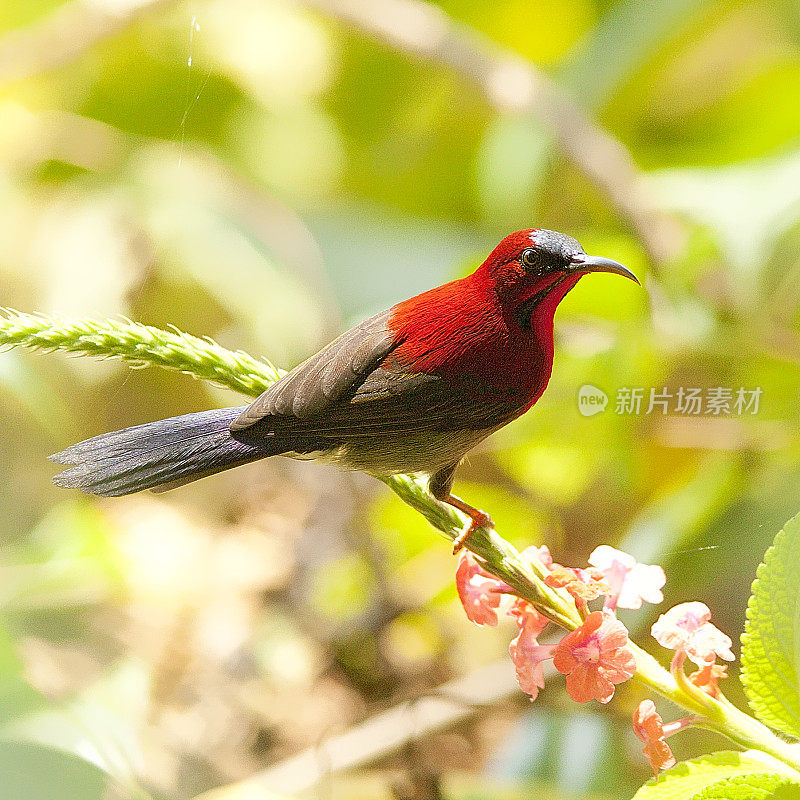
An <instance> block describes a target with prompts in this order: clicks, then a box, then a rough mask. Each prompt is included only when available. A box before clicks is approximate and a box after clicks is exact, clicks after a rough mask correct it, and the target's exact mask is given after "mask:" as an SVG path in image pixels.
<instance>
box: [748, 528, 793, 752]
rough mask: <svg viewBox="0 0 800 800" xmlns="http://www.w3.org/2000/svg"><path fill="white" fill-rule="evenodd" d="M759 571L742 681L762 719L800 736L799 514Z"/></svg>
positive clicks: (749, 621) (753, 707)
mask: <svg viewBox="0 0 800 800" xmlns="http://www.w3.org/2000/svg"><path fill="white" fill-rule="evenodd" d="M756 576H757V577H756V580H755V581H754V582H753V596H752V597H751V598H750V602H749V603H748V605H747V623H746V625H745V631H744V634H743V635H742V683H743V684H744V687H745V690H746V692H747V699H748V700H749V702H750V706H751V708H752V709H753V711H755V713H756V716H757V717H758V718H759V719H760V720H761V721H762V722H764V723H766V724H767V725H771V726H772V727H773V728H777V729H778V730H779V731H782V732H783V733H787V734H789V735H790V736H800V695H798V685H797V654H798V646H800V617H798V614H800V607H799V606H798V600H800V516H797V517H794V518H793V519H791V520H789V522H787V523H786V526H785V527H784V529H783V530H782V531H781V532H780V533H779V534H778V535H777V536H776V537H775V542H774V544H773V545H772V547H770V548H769V550H767V552H766V555H765V556H764V563H763V564H761V565H760V566H759V568H758V571H757V573H756Z"/></svg>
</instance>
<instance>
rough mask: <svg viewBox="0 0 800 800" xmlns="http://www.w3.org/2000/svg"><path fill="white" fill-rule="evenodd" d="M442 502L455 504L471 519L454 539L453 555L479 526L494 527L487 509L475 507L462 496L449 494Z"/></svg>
mask: <svg viewBox="0 0 800 800" xmlns="http://www.w3.org/2000/svg"><path fill="white" fill-rule="evenodd" d="M442 502H443V503H447V504H448V505H450V506H453V508H457V509H458V510H459V511H463V512H464V513H465V514H466V515H467V516H468V517H469V518H470V520H471V522H470V523H469V525H468V526H467V527H466V528H464V530H463V531H461V533H459V534H458V536H456V538H455V539H453V555H455V554H456V553H457V552H458V551H459V550H460V549H461V548H462V547H463V546H464V544H465V543H466V541H467V539H469V537H470V536H472V534H473V533H474V532H475V531H476V530H478V528H494V522H492V518H491V517H490V516H489V515H488V514H487V513H486V512H485V511H481V510H480V509H479V508H474V507H473V506H471V505H469V504H467V503H465V502H464V501H463V500H462V499H461V498H460V497H456V496H455V495H454V494H448V495H447V497H443V498H442Z"/></svg>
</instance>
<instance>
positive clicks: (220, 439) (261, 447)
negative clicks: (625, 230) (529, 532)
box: [50, 228, 639, 552]
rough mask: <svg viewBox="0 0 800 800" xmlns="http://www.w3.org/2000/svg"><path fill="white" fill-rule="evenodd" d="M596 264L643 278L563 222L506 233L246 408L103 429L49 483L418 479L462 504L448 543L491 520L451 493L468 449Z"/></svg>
mask: <svg viewBox="0 0 800 800" xmlns="http://www.w3.org/2000/svg"><path fill="white" fill-rule="evenodd" d="M593 272H607V273H614V274H617V275H621V276H623V277H625V278H629V279H631V280H633V281H636V282H637V283H638V282H639V281H638V280H637V278H636V276H635V275H634V274H633V273H632V272H631V271H630V270H629V269H627V268H626V267H624V266H623V265H622V264H620V263H618V262H617V261H613V260H611V259H609V258H603V257H599V256H590V255H587V254H586V252H585V251H584V250H583V248H582V247H581V246H580V244H578V242H577V240H575V239H573V238H572V237H570V236H567V235H566V234H563V233H558V232H556V231H551V230H546V229H543V228H530V229H525V230H521V231H517V232H516V233H512V234H510V235H508V236H506V237H505V238H504V239H503V240H502V241H501V242H500V243H499V244H498V245H497V247H495V248H494V250H492V252H491V253H490V254H489V256H488V257H487V258H486V260H485V261H484V262H483V263H482V264H481V265H480V266H479V267H478V268H477V269H476V270H475V271H474V272H472V273H471V274H469V275H467V276H465V277H462V278H459V279H457V280H453V281H450V282H449V283H445V284H443V285H442V286H438V287H436V288H433V289H430V290H428V291H425V292H423V293H422V294H419V295H416V296H415V297H411V298H410V299H408V300H404V301H402V302H399V303H397V304H396V305H394V306H392V307H391V308H389V309H387V310H385V311H381V312H380V313H378V314H375V315H374V316H372V317H370V318H369V319H367V320H365V321H364V322H361V323H360V324H358V325H356V326H355V327H353V328H351V329H350V330H348V331H346V332H345V333H343V334H342V335H340V336H339V337H338V338H337V339H335V340H334V341H333V342H331V343H330V344H328V345H327V346H326V347H324V348H323V349H322V350H320V351H319V352H318V353H316V354H315V355H313V356H311V357H310V358H308V359H307V360H306V361H304V362H303V363H301V364H299V365H298V366H296V367H295V368H294V369H292V370H291V371H290V372H288V373H286V374H285V375H284V376H283V377H282V378H280V380H278V381H277V382H276V383H274V384H272V385H271V386H269V387H268V388H267V389H266V390H265V391H264V392H263V393H262V394H261V395H260V396H259V397H258V398H256V399H255V400H254V401H253V402H251V403H250V404H249V405H244V406H236V407H232V408H217V409H211V410H207V411H200V412H197V413H193V414H185V415H182V416H178V417H171V418H169V419H163V420H158V421H156V422H149V423H145V424H142V425H136V426H134V427H129V428H125V429H123V430H119V431H113V432H111V433H104V434H101V435H99V436H95V437H93V438H91V439H87V440H85V441H83V442H79V443H77V444H74V445H72V446H71V447H67V448H66V449H65V450H62V451H61V452H59V453H56V454H54V455H52V456H50V459H51V460H52V461H54V462H56V463H57V464H61V465H63V466H65V467H68V468H67V469H65V470H64V471H62V472H60V473H59V474H57V475H56V476H55V477H54V478H53V482H54V483H55V484H57V485H58V486H61V487H65V488H72V489H80V490H83V491H84V492H88V493H91V494H95V495H101V496H109V497H114V496H120V495H127V494H132V493H134V492H138V491H142V490H144V489H152V490H154V491H165V490H167V489H171V488H174V487H176V486H180V485H183V484H185V483H189V482H191V481H194V480H197V479H198V478H202V477H205V476H207V475H212V474H214V473H217V472H221V471H222V470H227V469H230V468H232V467H236V466H239V465H241V464H245V463H248V462H252V461H256V460H258V459H262V458H267V457H270V456H278V455H281V456H289V457H291V458H297V459H317V460H321V461H326V462H332V463H335V464H338V465H339V466H342V467H344V468H346V469H351V470H361V471H363V472H366V473H369V474H372V475H376V476H384V477H385V476H388V475H393V474H401V473H415V474H418V475H421V476H424V477H426V478H427V487H428V492H429V493H430V495H431V496H432V497H433V498H435V499H436V500H438V501H440V502H442V503H445V504H448V505H450V506H452V507H454V508H456V509H458V510H459V511H460V512H462V513H463V514H465V515H466V517H467V519H468V522H467V523H466V526H465V528H464V529H463V531H462V532H461V533H460V534H459V535H458V536H457V537H456V538H455V541H454V548H453V549H454V552H457V551H458V550H459V549H460V548H461V547H462V546H463V545H464V544H465V543H466V542H467V540H468V539H469V537H470V536H471V535H472V533H473V532H474V531H475V530H477V529H478V528H481V527H484V528H485V527H493V523H492V520H491V517H490V516H489V515H488V514H487V513H486V512H484V511H482V510H480V509H477V508H475V507H473V506H471V505H469V504H468V503H466V502H465V501H464V500H462V499H461V498H460V497H458V496H456V495H454V494H453V493H452V488H453V481H454V476H455V472H456V468H457V467H458V465H459V464H460V463H461V461H462V459H463V458H464V456H465V455H466V453H467V452H468V451H469V450H471V449H472V448H473V447H475V446H476V445H477V444H478V443H479V442H481V441H483V440H484V439H486V438H487V437H488V436H490V435H491V434H492V433H494V432H495V431H497V430H498V429H499V428H502V427H503V426H504V425H507V424H508V423H510V422H511V421H512V420H514V419H516V418H517V417H519V416H521V415H522V414H524V413H525V412H526V411H528V410H529V409H530V408H531V407H532V406H533V405H534V404H535V403H536V402H537V400H539V398H540V397H541V396H542V393H543V392H544V390H545V388H546V387H547V384H548V381H549V380H550V375H551V372H552V367H553V355H554V341H553V321H554V315H555V311H556V307H557V306H558V304H559V303H560V302H561V300H563V299H564V297H565V296H566V294H567V292H569V291H570V290H571V289H572V288H573V287H574V286H575V285H576V284H577V283H578V281H579V280H580V279H581V278H582V277H583V276H585V275H587V274H589V273H593Z"/></svg>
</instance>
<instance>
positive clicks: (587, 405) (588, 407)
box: [578, 383, 608, 417]
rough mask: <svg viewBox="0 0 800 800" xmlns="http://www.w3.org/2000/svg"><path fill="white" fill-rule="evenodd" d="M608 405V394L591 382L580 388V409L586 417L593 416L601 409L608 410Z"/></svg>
mask: <svg viewBox="0 0 800 800" xmlns="http://www.w3.org/2000/svg"><path fill="white" fill-rule="evenodd" d="M607 405H608V395H607V394H606V393H605V392H604V391H603V390H602V389H598V388H597V387H596V386H592V384H591V383H585V384H584V385H583V386H581V388H580V389H579V390H578V411H580V412H581V414H583V416H584V417H593V416H594V415H595V414H599V413H600V412H601V411H605V410H606V406H607Z"/></svg>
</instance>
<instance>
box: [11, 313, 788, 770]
mask: <svg viewBox="0 0 800 800" xmlns="http://www.w3.org/2000/svg"><path fill="white" fill-rule="evenodd" d="M3 345H5V346H7V347H17V346H21V347H27V348H29V349H34V350H44V351H46V352H53V351H63V352H68V353H76V354H79V355H90V356H95V357H98V358H119V359H122V360H123V361H126V362H128V363H129V364H131V365H132V366H148V365H153V366H159V367H164V368H167V369H173V370H178V371H180V372H183V373H185V374H188V375H191V376H193V377H195V378H199V379H203V380H209V381H213V382H214V383H216V384H218V385H221V386H225V387H227V388H230V389H233V390H234V391H237V392H241V393H243V394H245V395H248V396H251V397H255V396H257V395H259V394H260V393H261V392H263V391H264V390H265V389H266V388H267V387H269V386H270V385H271V384H272V383H274V382H275V381H277V380H278V379H279V378H280V377H281V376H282V375H283V374H285V373H284V372H283V371H282V370H280V369H277V368H276V367H274V366H272V364H269V363H268V362H266V361H259V360H257V359H255V358H253V357H252V356H249V355H247V354H246V353H242V352H239V351H236V352H234V351H231V350H227V349H225V348H224V347H220V346H219V345H218V344H216V343H215V342H213V341H212V340H211V339H200V338H197V337H195V336H190V335H189V334H185V333H181V332H180V331H177V330H175V331H165V330H161V329H160V328H154V327H151V326H148V325H140V324H138V323H135V322H130V321H127V320H110V319H98V320H87V319H67V318H57V317H56V318H52V317H46V316H44V315H40V314H22V313H19V312H16V311H11V310H6V311H4V312H3V313H2V314H1V315H0V346H3ZM380 480H382V481H383V482H384V483H385V484H386V485H387V486H388V487H389V488H390V489H391V490H392V491H393V492H395V494H397V496H398V497H399V498H400V499H401V500H402V501H403V502H404V503H407V504H408V505H410V506H411V507H412V508H414V509H416V510H417V511H419V512H420V513H421V514H422V515H423V516H424V517H425V518H426V519H427V520H428V521H429V522H430V523H431V524H432V525H433V526H434V527H436V528H437V529H438V530H439V531H441V532H442V533H443V534H444V535H445V536H446V537H448V538H449V539H450V540H453V539H454V538H455V537H456V536H457V535H458V534H459V533H460V532H461V530H462V529H463V526H464V524H465V519H464V518H463V517H462V516H461V515H459V514H458V513H457V512H456V511H455V510H454V509H453V508H451V507H450V506H447V505H445V504H443V503H440V502H438V501H437V500H435V499H434V498H433V497H431V495H430V494H428V492H427V491H426V489H425V487H424V485H423V484H422V482H421V481H420V480H418V479H417V478H416V477H415V476H411V475H394V476H390V477H385V476H383V477H380ZM469 547H470V550H472V551H473V552H474V553H476V554H477V555H478V556H479V557H480V558H482V559H483V560H484V561H485V562H486V568H487V569H488V570H489V571H490V572H492V573H493V574H494V575H496V576H497V577H498V578H500V579H501V580H503V581H505V582H506V583H508V584H509V585H510V586H511V587H512V588H513V589H514V592H515V593H516V594H518V595H519V596H520V597H522V598H524V599H526V600H528V601H529V602H531V603H532V604H533V605H534V606H535V607H536V608H537V609H538V610H539V611H541V612H542V613H543V614H545V615H546V616H547V617H549V618H550V619H552V620H553V621H554V622H555V623H556V624H558V625H561V626H562V627H564V628H567V629H568V630H574V629H575V628H576V627H578V626H579V625H580V624H581V618H580V615H579V614H578V611H577V609H576V608H575V604H574V603H573V602H572V600H571V598H570V597H569V595H567V594H566V593H565V592H563V591H561V590H557V589H552V588H550V587H549V586H547V585H546V584H545V583H544V576H545V570H544V567H543V565H542V564H540V563H539V561H538V560H537V559H525V558H523V557H522V556H521V555H520V553H519V552H518V551H517V550H516V549H515V548H514V547H513V546H512V545H511V544H509V543H508V542H507V541H505V539H503V538H502V537H501V536H500V535H499V534H498V533H497V532H496V531H494V530H489V529H485V528H480V529H478V530H477V531H475V533H474V534H473V535H472V536H471V537H470V541H469ZM630 647H631V649H632V651H633V653H634V656H635V657H636V664H637V670H636V675H635V678H636V679H637V680H638V681H639V682H641V683H642V684H644V685H645V686H647V687H648V688H650V689H652V690H653V691H655V692H657V693H658V694H661V695H662V696H664V697H666V698H668V699H669V700H671V701H673V702H674V703H676V704H678V705H680V706H682V707H684V708H686V709H688V710H689V711H691V712H692V713H694V714H697V715H698V716H699V717H700V718H701V720H702V721H701V723H700V724H702V725H704V726H705V727H708V728H711V729H713V730H715V731H718V732H719V733H721V734H723V735H725V736H727V737H728V738H729V739H731V740H732V741H734V742H736V743H737V744H739V745H741V746H742V747H745V748H747V749H756V750H761V751H762V752H764V753H768V754H769V755H771V756H773V757H774V758H776V759H778V760H779V761H781V762H782V763H784V764H786V765H787V766H789V767H791V769H792V770H794V771H796V772H798V773H800V749H799V747H800V746H797V745H791V744H787V743H786V742H784V741H783V740H782V739H780V738H778V737H777V736H776V735H775V734H774V733H772V731H771V730H770V729H769V728H767V727H766V726H765V725H762V724H761V723H760V722H758V721H757V720H756V719H754V718H753V717H750V716H748V715H747V714H744V713H743V712H741V711H739V709H737V708H736V707H735V706H733V705H732V704H731V703H730V702H728V701H727V700H726V699H725V698H720V699H714V698H711V697H708V696H706V695H704V694H702V693H701V692H695V691H693V690H690V687H688V686H686V687H682V686H681V685H679V683H678V682H677V681H676V680H675V678H674V677H673V676H672V674H671V673H670V672H669V671H668V670H666V669H664V667H662V666H661V665H660V664H659V663H658V662H657V661H656V660H655V659H654V658H653V657H652V656H651V655H649V653H646V652H645V651H644V650H642V649H641V648H639V647H637V646H636V645H634V644H633V643H631V645H630Z"/></svg>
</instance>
